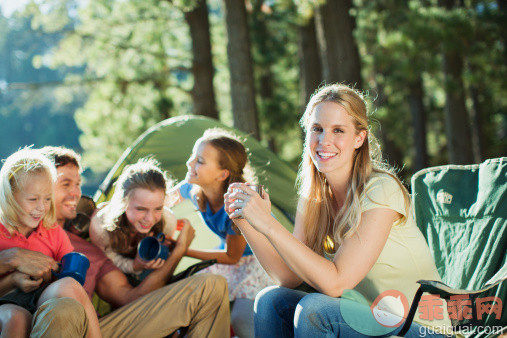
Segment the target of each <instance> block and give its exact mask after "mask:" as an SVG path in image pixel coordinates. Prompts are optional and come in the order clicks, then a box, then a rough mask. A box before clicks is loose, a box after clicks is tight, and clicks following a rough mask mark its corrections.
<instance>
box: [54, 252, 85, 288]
mask: <svg viewBox="0 0 507 338" xmlns="http://www.w3.org/2000/svg"><path fill="white" fill-rule="evenodd" d="M89 267H90V261H89V260H88V258H86V256H85V255H83V254H82V253H79V252H69V253H68V254H66V255H65V256H63V258H62V262H61V263H60V272H59V273H55V276H56V277H57V278H58V279H60V278H64V277H72V278H74V279H75V280H77V281H78V282H79V283H80V284H81V285H84V283H85V280H86V272H87V271H88V268H89Z"/></svg>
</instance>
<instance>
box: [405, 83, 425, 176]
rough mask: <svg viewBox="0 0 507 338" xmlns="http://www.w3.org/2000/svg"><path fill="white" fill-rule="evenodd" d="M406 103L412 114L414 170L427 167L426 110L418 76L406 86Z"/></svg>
mask: <svg viewBox="0 0 507 338" xmlns="http://www.w3.org/2000/svg"><path fill="white" fill-rule="evenodd" d="M408 87H409V96H408V103H409V106H410V112H411V113H412V125H413V128H414V147H415V156H414V170H415V171H417V170H421V169H423V168H426V167H428V150H427V148H426V110H425V108H424V104H423V97H424V94H423V86H422V79H421V77H420V76H418V77H417V79H415V80H414V81H412V82H411V83H409V84H408Z"/></svg>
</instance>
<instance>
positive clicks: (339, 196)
mask: <svg viewBox="0 0 507 338" xmlns="http://www.w3.org/2000/svg"><path fill="white" fill-rule="evenodd" d="M350 179H351V174H348V175H326V180H327V183H328V184H329V187H330V188H331V191H332V192H333V197H334V200H335V202H336V203H337V205H338V207H341V206H342V205H343V203H344V202H345V198H346V197H347V191H348V189H349V185H350Z"/></svg>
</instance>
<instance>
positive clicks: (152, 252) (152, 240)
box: [137, 233, 169, 262]
mask: <svg viewBox="0 0 507 338" xmlns="http://www.w3.org/2000/svg"><path fill="white" fill-rule="evenodd" d="M164 241H165V235H164V234H163V233H159V234H158V235H157V236H156V237H155V236H149V237H145V238H143V239H142V240H141V241H140V242H139V245H138V246H137V252H138V253H139V257H141V259H142V260H144V261H147V262H148V261H152V260H154V259H158V258H162V259H164V260H165V259H167V257H169V248H168V247H167V246H165V245H164V244H162V243H164Z"/></svg>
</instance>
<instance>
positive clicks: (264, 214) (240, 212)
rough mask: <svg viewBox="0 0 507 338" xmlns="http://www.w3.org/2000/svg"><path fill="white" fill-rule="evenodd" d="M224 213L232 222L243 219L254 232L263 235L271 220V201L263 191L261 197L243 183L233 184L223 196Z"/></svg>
mask: <svg viewBox="0 0 507 338" xmlns="http://www.w3.org/2000/svg"><path fill="white" fill-rule="evenodd" d="M224 205H225V211H226V212H227V213H228V214H229V217H230V218H231V219H233V220H236V219H238V218H239V219H241V218H244V219H246V220H247V221H248V223H250V224H251V225H252V226H253V227H254V228H255V230H257V231H259V232H261V233H265V232H266V231H267V228H266V226H267V224H269V219H270V218H271V201H270V200H269V195H268V194H267V193H266V192H265V191H263V196H262V197H261V196H260V195H259V194H258V193H257V192H256V191H254V190H253V189H251V188H250V187H249V186H248V185H247V184H245V183H233V184H231V185H230V186H229V189H228V190H227V193H226V194H225V195H224Z"/></svg>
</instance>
